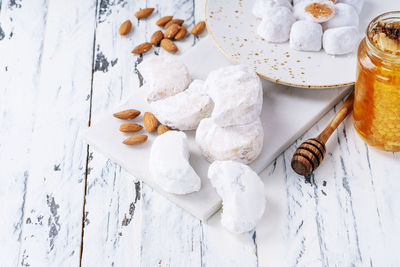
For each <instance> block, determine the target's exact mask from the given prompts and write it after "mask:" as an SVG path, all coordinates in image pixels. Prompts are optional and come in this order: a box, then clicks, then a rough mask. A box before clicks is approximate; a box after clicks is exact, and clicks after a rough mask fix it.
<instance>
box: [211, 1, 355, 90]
mask: <svg viewBox="0 0 400 267" xmlns="http://www.w3.org/2000/svg"><path fill="white" fill-rule="evenodd" d="M214 1H215V0H214ZM208 2H209V0H206V6H205V9H204V12H205V13H204V17H205V20H206V26H207V31H208V34H209V35H210V36H211V39H212V40H213V41H214V43H215V45H216V46H217V47H218V49H219V50H220V51H221V52H222V53H223V54H224V55H225V56H226V57H227V58H228V59H229V60H230V61H232V62H233V63H235V64H240V62H239V61H238V60H236V59H234V58H233V57H232V56H231V55H230V54H229V53H228V52H227V51H226V50H225V49H224V48H223V47H222V45H221V44H220V43H219V42H218V41H217V38H215V36H214V34H213V32H212V30H211V27H210V25H209V22H208V16H207V8H208ZM256 73H257V74H258V75H259V76H260V77H262V78H264V79H266V80H269V81H271V82H274V83H277V84H283V85H287V86H293V87H298V88H306V89H312V88H315V89H321V88H326V89H329V88H336V87H344V86H349V85H354V84H355V81H354V82H349V83H339V84H328V85H307V84H297V83H290V82H285V81H282V80H279V79H273V78H271V77H268V76H265V75H263V74H261V73H259V72H257V71H256Z"/></svg>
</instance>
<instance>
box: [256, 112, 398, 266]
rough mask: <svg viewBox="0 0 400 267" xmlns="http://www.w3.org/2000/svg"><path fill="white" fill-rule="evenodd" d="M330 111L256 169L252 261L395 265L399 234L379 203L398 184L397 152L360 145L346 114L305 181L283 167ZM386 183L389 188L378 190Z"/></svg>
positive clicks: (387, 202) (387, 200) (393, 201)
mask: <svg viewBox="0 0 400 267" xmlns="http://www.w3.org/2000/svg"><path fill="white" fill-rule="evenodd" d="M333 114H334V112H333V111H331V112H329V113H328V114H327V115H326V116H325V117H324V118H323V119H322V120H321V121H320V122H319V123H317V124H316V125H315V126H314V127H313V128H312V129H310V130H309V131H308V132H307V133H306V134H305V135H304V136H303V137H302V138H300V139H299V140H298V141H297V142H296V144H294V145H292V146H291V147H290V148H289V149H288V150H287V151H285V153H284V154H283V155H282V156H280V157H279V158H278V159H277V161H276V163H275V164H272V165H271V166H270V167H269V168H267V169H266V170H265V171H264V172H263V174H262V175H263V178H264V181H265V183H266V185H265V186H266V189H267V191H268V193H269V194H268V195H269V208H267V212H266V214H265V216H264V218H263V222H262V223H261V224H260V225H259V226H258V227H257V245H258V252H259V253H258V256H259V263H260V266H267V265H268V264H272V265H279V266H293V265H299V266H328V265H334V266H371V265H372V266H397V265H398V264H399V256H398V255H397V254H396V253H390V251H391V250H393V248H394V242H395V241H394V240H396V239H398V238H399V237H400V235H399V231H398V227H395V225H396V223H397V224H398V223H399V217H398V213H396V212H394V210H395V209H392V208H389V209H388V208H386V207H393V205H397V203H398V202H399V201H398V199H397V198H398V196H396V194H394V193H393V192H396V189H399V186H400V183H399V182H398V181H396V178H398V177H400V176H399V175H398V173H399V164H398V158H397V159H396V156H397V157H398V153H397V154H396V153H394V154H393V153H384V152H378V151H376V150H374V149H370V148H368V147H367V146H366V145H365V144H364V143H363V141H362V140H361V139H360V138H359V137H358V136H357V134H356V133H355V130H354V128H353V126H352V119H351V118H348V119H347V120H346V122H345V124H344V125H341V126H340V127H339V129H338V131H336V132H335V133H334V134H333V136H332V137H331V140H330V141H329V143H328V145H327V151H328V153H327V155H326V158H325V159H324V162H323V164H322V165H321V166H320V168H319V169H318V170H317V171H316V172H315V173H314V175H313V176H311V177H309V180H308V181H307V180H306V179H305V178H304V177H300V176H298V175H296V174H294V172H293V171H292V170H291V167H290V160H291V157H292V155H293V152H294V151H295V149H296V147H297V146H298V145H300V144H301V142H303V141H305V140H306V139H308V138H310V137H313V136H316V135H317V134H318V133H319V132H320V131H321V130H322V129H323V127H324V126H325V125H326V124H327V122H328V120H329V119H330V118H331V117H332V116H333ZM367 155H368V156H367ZM371 158H373V159H372V160H371ZM374 160H375V161H374ZM385 172H386V173H385ZM377 179H379V182H377ZM397 180H398V179H397ZM378 185H379V186H378ZM387 185H389V187H390V188H392V189H394V190H393V191H391V189H389V187H386V188H384V187H385V186H387ZM387 193H389V195H390V197H387V196H388V195H387ZM385 194H386V197H383V195H385ZM383 210H386V211H389V210H390V211H389V212H388V213H386V214H385V213H384V211H383ZM382 214H385V216H384V217H383V215H382ZM389 214H390V215H389ZM395 214H396V215H395ZM384 224H385V227H384ZM389 233H390V234H389ZM376 244H381V245H376Z"/></svg>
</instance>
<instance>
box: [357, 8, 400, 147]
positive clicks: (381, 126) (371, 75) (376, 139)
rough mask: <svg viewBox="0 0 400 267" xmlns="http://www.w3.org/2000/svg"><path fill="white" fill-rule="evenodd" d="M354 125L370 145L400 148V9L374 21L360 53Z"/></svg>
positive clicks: (361, 44) (362, 43)
mask: <svg viewBox="0 0 400 267" xmlns="http://www.w3.org/2000/svg"><path fill="white" fill-rule="evenodd" d="M353 118H354V127H355V129H356V131H357V132H358V134H359V135H360V136H361V137H362V139H364V141H365V142H367V143H368V144H369V145H371V146H373V147H376V148H379V149H382V150H386V151H400V11H395V12H388V13H384V14H382V15H380V16H378V17H376V18H375V19H374V20H372V21H371V22H370V24H369V25H368V27H367V31H366V37H365V38H364V39H363V40H362V41H361V43H360V46H359V48H358V54H357V80H356V85H355V97H354V107H353Z"/></svg>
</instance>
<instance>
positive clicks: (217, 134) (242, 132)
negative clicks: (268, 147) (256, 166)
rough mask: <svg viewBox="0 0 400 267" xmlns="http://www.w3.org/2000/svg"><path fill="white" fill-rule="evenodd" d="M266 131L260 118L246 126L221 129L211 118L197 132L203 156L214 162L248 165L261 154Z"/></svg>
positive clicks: (200, 125) (197, 140) (197, 139)
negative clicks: (236, 162)
mask: <svg viewBox="0 0 400 267" xmlns="http://www.w3.org/2000/svg"><path fill="white" fill-rule="evenodd" d="M263 141H264V130H263V127H262V123H261V120H260V118H258V119H256V120H255V121H254V122H251V123H249V124H244V125H238V126H231V127H220V126H218V125H217V124H216V123H214V122H213V120H212V119H211V118H207V119H203V120H202V121H201V122H200V124H199V127H198V128H197V131H196V143H197V145H198V146H199V147H200V150H201V152H202V154H203V155H204V156H205V157H206V158H207V160H209V161H210V162H213V161H214V160H235V161H239V162H242V163H245V164H248V163H250V162H252V161H253V160H255V159H256V158H257V157H258V155H259V154H260V152H261V149H262V146H263Z"/></svg>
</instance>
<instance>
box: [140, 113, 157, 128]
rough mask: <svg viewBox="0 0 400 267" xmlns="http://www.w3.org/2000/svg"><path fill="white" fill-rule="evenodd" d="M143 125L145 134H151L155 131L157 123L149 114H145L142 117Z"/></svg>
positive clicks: (151, 114)
mask: <svg viewBox="0 0 400 267" xmlns="http://www.w3.org/2000/svg"><path fill="white" fill-rule="evenodd" d="M143 124H144V128H145V129H146V131H147V132H149V133H152V132H154V131H155V130H156V129H157V125H158V121H157V119H156V117H155V116H154V115H153V113H151V112H145V113H144V115H143Z"/></svg>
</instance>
